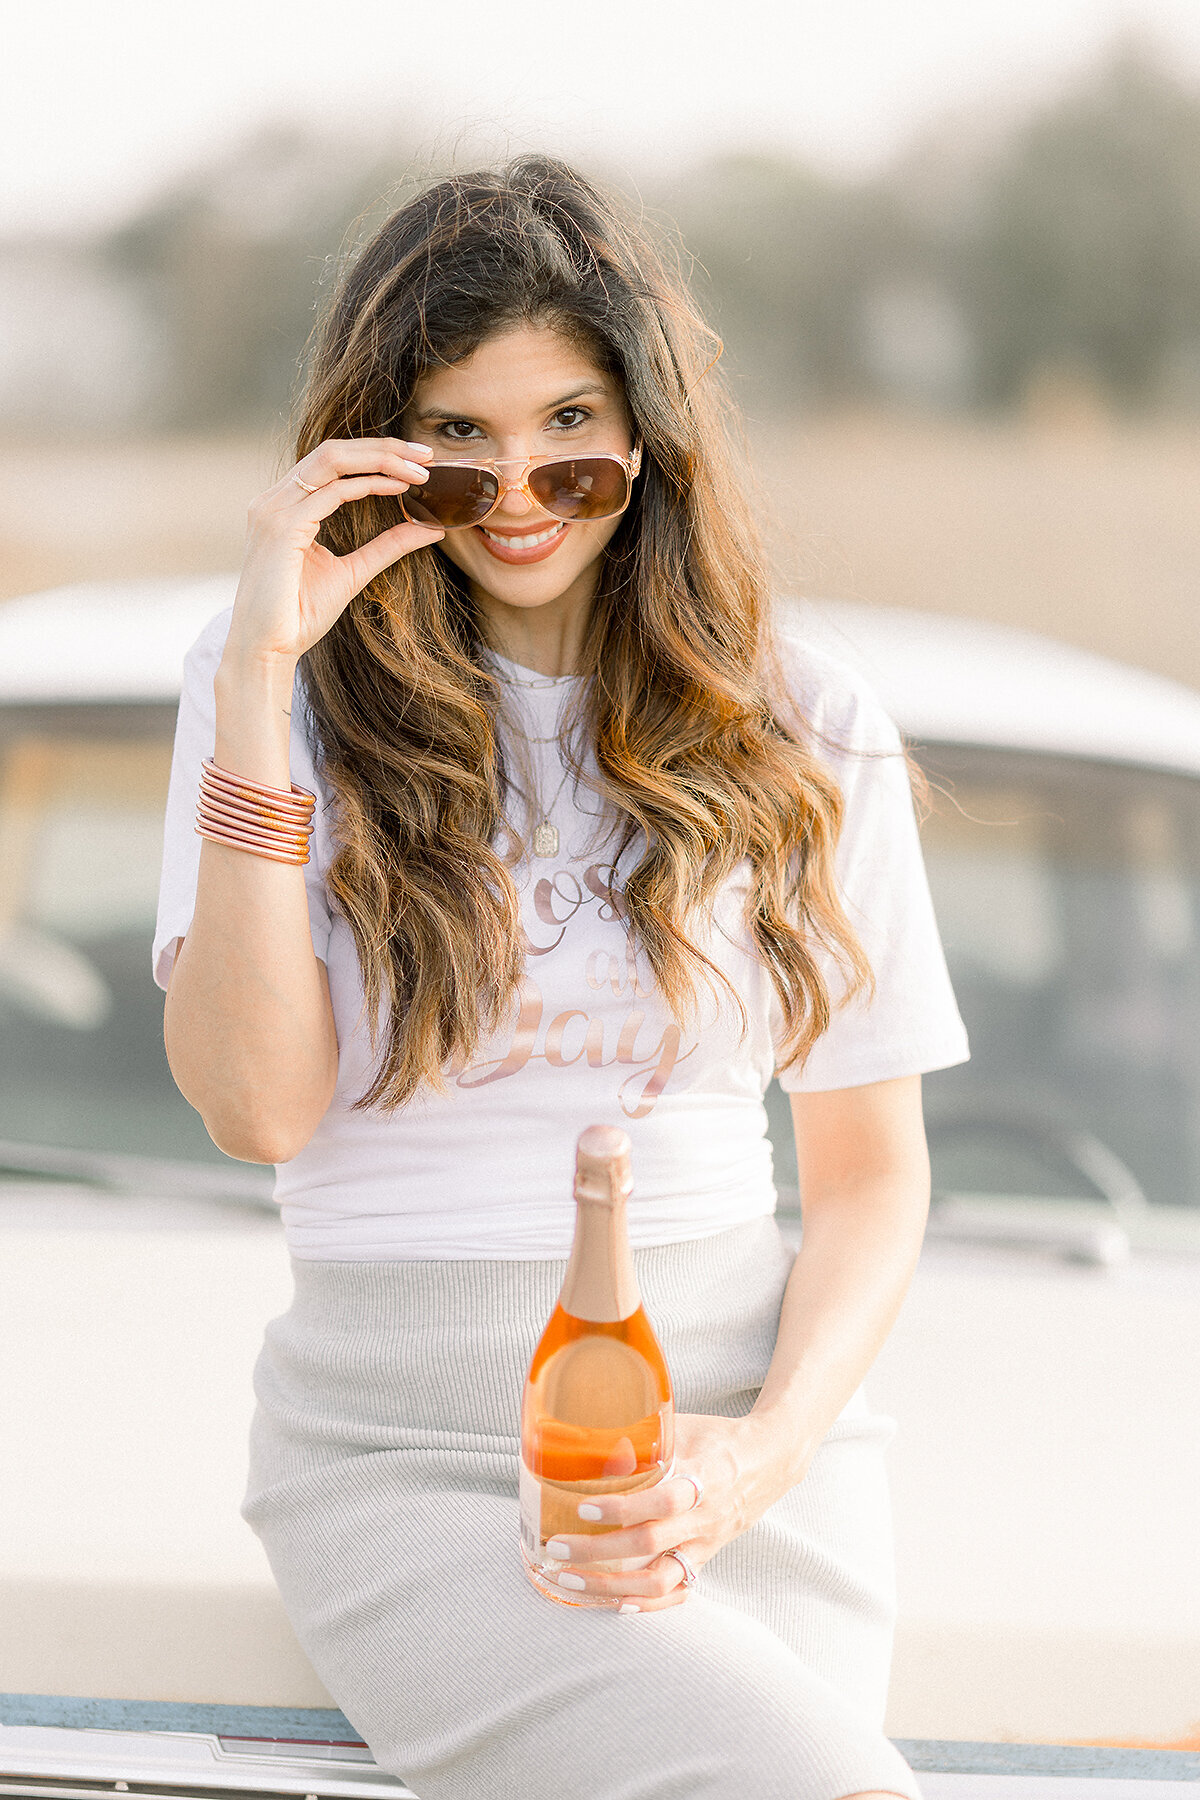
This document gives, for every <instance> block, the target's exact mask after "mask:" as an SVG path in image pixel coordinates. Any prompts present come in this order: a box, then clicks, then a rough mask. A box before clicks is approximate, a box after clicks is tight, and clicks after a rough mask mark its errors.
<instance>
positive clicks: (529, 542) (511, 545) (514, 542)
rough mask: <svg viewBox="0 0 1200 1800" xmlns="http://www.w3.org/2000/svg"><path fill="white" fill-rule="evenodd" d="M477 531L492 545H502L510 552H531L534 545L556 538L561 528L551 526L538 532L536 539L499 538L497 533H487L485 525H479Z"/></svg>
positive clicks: (546, 542)
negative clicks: (487, 538)
mask: <svg viewBox="0 0 1200 1800" xmlns="http://www.w3.org/2000/svg"><path fill="white" fill-rule="evenodd" d="M479 529H480V531H482V533H483V535H484V537H489V538H491V540H492V542H493V543H494V544H504V545H506V546H507V547H508V549H510V550H532V548H533V546H534V545H535V544H548V543H549V542H550V539H551V538H552V537H557V536H558V534H559V532H560V531H561V530H562V526H561V525H551V527H550V529H549V531H539V532H538V534H537V536H536V537H501V536H500V533H499V532H498V531H489V530H488V528H487V526H486V525H481V526H480V527H479Z"/></svg>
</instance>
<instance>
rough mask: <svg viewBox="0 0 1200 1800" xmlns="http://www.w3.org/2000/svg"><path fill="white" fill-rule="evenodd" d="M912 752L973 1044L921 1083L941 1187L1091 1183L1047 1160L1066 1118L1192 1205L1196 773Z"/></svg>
mask: <svg viewBox="0 0 1200 1800" xmlns="http://www.w3.org/2000/svg"><path fill="white" fill-rule="evenodd" d="M922 760H923V762H924V764H925V767H926V770H927V773H928V774H929V775H930V777H931V780H932V781H933V783H934V784H935V787H936V788H937V789H940V790H941V791H940V792H935V793H934V794H932V795H931V799H932V801H933V804H934V810H933V812H932V813H931V814H930V816H929V817H928V818H927V819H926V821H925V824H924V827H923V831H922V839H923V843H924V846H925V858H926V866H927V868H928V871H929V881H930V887H931V889H932V891H933V896H934V903H935V906H936V909H937V915H938V922H939V925H940V927H941V932H942V941H943V943H944V945H945V949H946V958H947V962H948V963H949V966H950V973H951V977H952V979H953V982H954V989H955V993H956V996H957V998H958V1003H959V1007H960V1010H961V1012H962V1015H963V1019H964V1021H965V1023H966V1026H967V1030H968V1033H969V1035H970V1039H971V1061H970V1062H969V1063H966V1064H964V1065H963V1066H962V1067H961V1068H957V1069H946V1070H942V1071H940V1072H938V1073H935V1074H933V1075H929V1076H927V1077H926V1078H925V1095H926V1115H927V1119H928V1122H929V1128H930V1137H931V1143H932V1147H933V1152H934V1173H935V1186H937V1187H940V1188H942V1189H947V1188H949V1189H959V1190H970V1191H975V1192H988V1191H991V1192H996V1193H1005V1192H1006V1193H1014V1192H1016V1193H1027V1194H1038V1193H1046V1192H1058V1193H1061V1192H1063V1191H1064V1188H1066V1191H1075V1192H1080V1191H1082V1192H1087V1191H1089V1190H1088V1189H1087V1187H1086V1186H1085V1187H1084V1188H1083V1189H1082V1190H1081V1189H1080V1188H1078V1187H1075V1188H1074V1190H1072V1189H1071V1188H1070V1185H1069V1181H1070V1178H1069V1176H1068V1175H1067V1174H1066V1173H1064V1170H1063V1168H1062V1167H1061V1160H1062V1159H1059V1161H1060V1166H1059V1167H1057V1168H1056V1167H1055V1161H1056V1158H1055V1154H1054V1142H1055V1136H1056V1133H1057V1137H1058V1138H1059V1140H1061V1138H1062V1136H1063V1133H1064V1131H1066V1132H1073V1133H1075V1134H1077V1136H1078V1137H1079V1138H1081V1139H1082V1140H1084V1141H1088V1140H1090V1141H1091V1143H1092V1144H1093V1146H1095V1145H1097V1144H1099V1145H1102V1146H1104V1147H1105V1148H1106V1149H1107V1151H1108V1152H1111V1153H1113V1154H1114V1155H1115V1157H1116V1158H1118V1159H1120V1161H1121V1162H1122V1163H1124V1164H1125V1166H1126V1168H1127V1170H1128V1171H1130V1172H1131V1173H1132V1175H1133V1177H1134V1178H1135V1180H1136V1182H1137V1184H1138V1185H1139V1186H1140V1187H1141V1189H1142V1191H1143V1192H1144V1194H1145V1195H1146V1197H1147V1198H1148V1199H1149V1200H1151V1201H1155V1202H1159V1203H1161V1204H1166V1205H1171V1206H1194V1205H1197V1204H1200V781H1198V780H1196V779H1194V778H1191V777H1188V776H1185V775H1172V774H1160V773H1157V772H1155V771H1152V770H1139V769H1132V768H1128V767H1122V766H1120V765H1112V764H1105V763H1091V762H1085V761H1082V760H1078V759H1072V758H1067V757H1057V756H1038V755H1031V754H1024V753H1021V752H1005V751H1001V750H992V749H982V748H979V747H974V746H973V747H970V748H962V749H951V748H946V747H938V748H937V749H935V750H932V751H930V752H928V753H927V754H924V755H923V758H922ZM1085 1160H1086V1159H1085ZM1076 1180H1077V1181H1078V1173H1077V1174H1076ZM1091 1191H1094V1190H1091Z"/></svg>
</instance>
